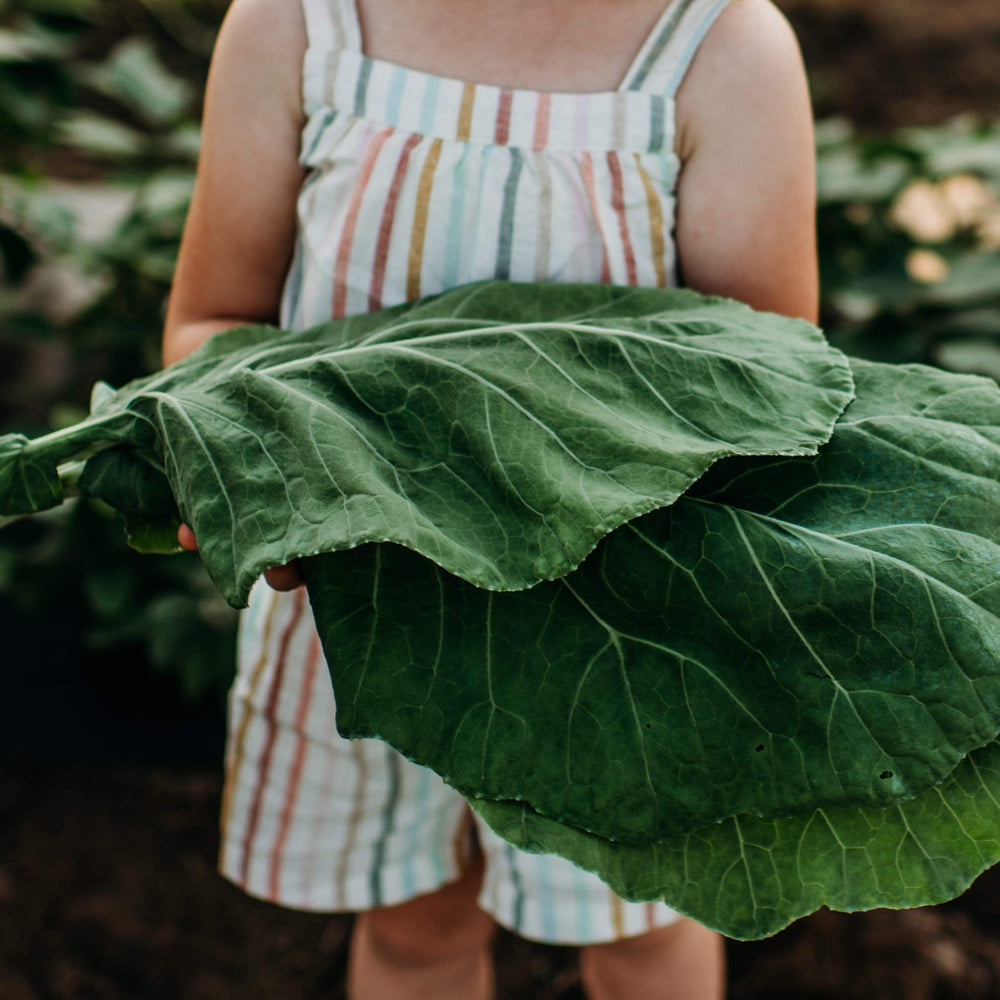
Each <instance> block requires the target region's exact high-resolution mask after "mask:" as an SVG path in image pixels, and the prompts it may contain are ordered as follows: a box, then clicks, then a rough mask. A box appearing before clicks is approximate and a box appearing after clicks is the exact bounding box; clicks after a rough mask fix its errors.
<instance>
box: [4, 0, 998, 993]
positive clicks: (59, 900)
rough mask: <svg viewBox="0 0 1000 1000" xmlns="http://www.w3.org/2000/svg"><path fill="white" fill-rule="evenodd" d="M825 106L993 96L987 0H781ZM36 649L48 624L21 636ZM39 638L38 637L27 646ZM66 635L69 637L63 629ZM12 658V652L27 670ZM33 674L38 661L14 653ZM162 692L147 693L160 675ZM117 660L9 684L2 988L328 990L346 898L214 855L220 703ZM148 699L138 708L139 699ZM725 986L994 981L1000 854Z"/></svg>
mask: <svg viewBox="0 0 1000 1000" xmlns="http://www.w3.org/2000/svg"><path fill="white" fill-rule="evenodd" d="M779 6H782V7H783V9H785V10H786V12H787V13H788V14H789V16H790V17H791V19H792V20H793V22H794V24H795V26H796V28H797V29H798V31H799V33H800V37H801V39H802V43H803V49H804V51H805V53H806V58H807V61H808V62H809V64H810V66H811V68H812V71H813V89H814V96H815V100H816V106H817V111H818V113H819V114H820V115H822V116H828V115H831V114H843V115H845V116H846V117H848V118H849V119H851V120H852V121H854V122H855V123H856V124H857V125H858V126H859V127H861V128H863V129H864V130H866V131H880V130H886V129H891V128H894V127H897V126H901V125H908V124H930V123H934V122H940V121H942V120H944V119H945V118H948V117H950V116H953V115H955V114H959V113H963V112H968V111H973V112H975V113H978V114H979V115H982V116H989V117H991V118H995V117H996V116H997V114H998V113H1000V7H998V3H997V0H867V2H863V0H779ZM12 628H13V626H12V624H11V623H10V622H7V623H6V624H5V625H4V629H3V631H4V634H5V648H6V650H7V652H8V655H10V656H12V657H13V658H14V659H15V660H17V661H18V662H19V663H27V664H29V665H30V664H31V663H32V662H36V663H37V662H38V655H37V651H38V643H39V641H40V640H44V641H45V642H46V643H48V644H50V645H51V644H53V643H55V645H56V646H58V637H57V636H56V635H55V634H51V633H46V634H42V635H40V634H38V633H35V634H32V633H31V632H30V631H25V632H24V633H23V635H22V647H21V650H20V652H18V651H17V648H16V646H12V645H11V639H10V636H11V629H12ZM32 653H34V654H35V655H32ZM56 653H58V654H60V655H62V657H63V659H64V660H65V659H67V658H69V659H70V660H72V658H73V657H74V655H75V653H74V648H73V645H72V643H71V642H70V643H68V644H67V645H66V646H65V648H61V649H58V650H56V651H55V653H54V654H53V657H52V658H51V659H50V660H49V661H47V663H48V664H55V663H56V662H58V661H59V655H55V654H56ZM19 672H20V671H19ZM24 674H25V675H26V676H27V675H28V674H30V666H29V667H28V668H27V669H26V670H25V671H24ZM151 687H152V688H154V689H155V694H154V696H153V697H150V688H151ZM167 687H168V685H166V682H165V681H164V680H163V679H162V678H153V679H150V678H149V676H147V674H146V673H141V672H140V673H137V672H136V671H134V670H131V669H130V665H129V664H127V663H124V664H117V665H109V664H102V665H100V666H98V665H96V664H94V663H93V662H86V663H83V664H82V665H81V663H80V662H79V661H78V660H74V661H73V662H69V663H68V665H67V666H66V670H65V672H64V674H63V675H61V679H60V675H59V674H58V671H57V669H56V667H54V666H52V667H51V670H50V668H49V667H48V666H47V668H46V676H44V677H40V678H34V679H32V680H31V681H30V683H29V682H26V684H25V687H24V689H23V690H20V691H15V692H13V694H12V693H11V691H10V690H9V689H8V691H7V694H8V697H9V698H10V700H8V702H7V704H6V706H0V749H3V750H4V751H5V752H4V753H3V755H2V757H0V998H2V1000H159V998H163V1000H167V998H169V1000H236V998H240V1000H292V998H296V1000H312V998H316V1000H319V998H320V997H322V998H324V1000H337V998H341V997H343V996H344V992H343V973H344V966H345V958H346V951H345V948H346V942H347V940H348V936H349V933H350V923H351V922H350V918H349V917H327V916H322V915H315V914H304V913H296V912H292V911H288V910H283V909H280V908H278V907H276V906H272V905H270V904H267V903H263V902H259V901H256V900H251V899H248V898H247V897H245V896H244V895H243V894H242V893H240V892H239V891H237V890H236V889H234V888H233V887H231V886H230V885H228V884H227V883H226V882H224V881H223V880H222V879H221V878H219V877H218V876H217V875H216V874H215V870H214V861H215V854H216V849H217V831H216V823H217V814H218V809H219V799H220V792H221V778H220V773H219V772H220V768H219V765H218V760H219V757H220V755H221V724H220V721H219V713H218V711H217V710H212V709H210V710H206V709H205V708H204V706H202V707H201V708H199V709H192V708H190V707H184V706H183V703H182V702H181V701H180V700H179V699H172V698H171V696H170V694H169V691H168V690H167ZM151 704H154V705H155V706H156V711H155V713H153V714H150V712H151V710H150V705H151ZM496 951H497V962H498V978H499V1000H515V998H516V1000H529V998H532V1000H556V998H566V1000H569V998H581V997H582V995H583V994H582V992H581V989H580V984H579V977H578V973H577V968H576V964H575V959H574V957H573V952H572V951H571V950H568V949H560V948H548V947H543V946H540V945H533V944H528V943H526V942H523V941H520V940H518V939H516V938H514V937H513V936H510V935H507V934H501V935H500V937H499V939H498V942H497V948H496ZM728 958H729V976H730V989H729V996H730V998H732V1000H765V998H767V1000H854V998H857V1000H862V998H864V1000H867V998H871V997H880V998H887V1000H1000V870H994V871H992V872H988V873H986V874H985V875H983V876H982V877H981V878H980V879H979V881H978V882H977V883H976V884H975V885H974V886H973V888H972V889H970V890H969V892H967V893H966V894H965V895H964V896H963V897H961V898H960V899H958V900H956V901H954V902H953V903H949V904H945V905H942V906H940V907H934V908H923V909H918V910H910V911H901V912H894V911H887V910H879V911H872V912H870V913H865V914H853V915H845V914H834V913H828V912H821V913H818V914H816V915H814V916H812V917H809V918H806V919H804V920H801V921H799V922H797V923H796V924H794V925H793V926H792V927H790V928H789V929H788V930H786V931H783V932H782V933H780V934H778V935H776V936H775V937H773V938H771V939H769V940H766V941H762V942H753V943H745V944H738V943H732V944H731V945H730V947H729V954H728Z"/></svg>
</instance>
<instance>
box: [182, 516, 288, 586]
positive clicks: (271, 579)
mask: <svg viewBox="0 0 1000 1000" xmlns="http://www.w3.org/2000/svg"><path fill="white" fill-rule="evenodd" d="M177 541H178V542H179V543H180V546H181V548H182V549H187V550H188V552H197V551H198V540H197V539H196V538H195V537H194V532H193V531H192V530H191V529H190V528H189V527H188V526H187V525H186V524H182V525H181V526H180V527H179V528H178V529H177ZM264 579H265V580H267V582H268V584H269V585H270V586H271V587H273V588H274V589H275V590H295V588H296V587H301V586H302V584H303V582H304V581H303V579H302V573H301V571H300V570H299V561H298V559H293V560H292V561H291V562H290V563H285V564H284V565H283V566H274V567H272V568H271V569H266V570H264Z"/></svg>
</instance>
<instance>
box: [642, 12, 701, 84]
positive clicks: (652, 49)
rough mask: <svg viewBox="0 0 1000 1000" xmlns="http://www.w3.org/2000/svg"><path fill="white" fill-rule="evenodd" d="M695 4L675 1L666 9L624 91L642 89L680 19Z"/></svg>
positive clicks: (664, 50)
mask: <svg viewBox="0 0 1000 1000" xmlns="http://www.w3.org/2000/svg"><path fill="white" fill-rule="evenodd" d="M695 2H696V0H677V3H676V6H675V7H674V9H673V10H670V8H668V9H667V12H665V16H664V17H663V18H662V19H661V22H660V24H659V25H657V28H656V29H654V33H655V34H654V37H653V41H652V44H651V45H650V46H649V47H648V48H647V51H646V55H645V57H644V58H643V60H642V64H641V65H640V66H639V67H638V69H636V70H635V72H634V73H631V74H630V75H629V78H628V81H627V83H626V86H625V89H627V90H640V89H641V88H642V85H643V84H644V83H645V82H646V78H647V77H648V76H649V74H650V72H651V71H652V70H653V67H654V66H656V64H657V63H658V62H659V61H660V59H661V58H662V56H663V55H664V53H665V52H666V50H667V46H668V45H669V44H670V39H671V38H672V37H673V34H674V32H675V31H676V30H677V25H678V24H679V23H680V20H681V18H682V17H684V15H685V14H686V13H687V12H688V9H689V8H690V7H691V6H692V4H694V3H695Z"/></svg>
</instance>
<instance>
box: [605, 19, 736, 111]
mask: <svg viewBox="0 0 1000 1000" xmlns="http://www.w3.org/2000/svg"><path fill="white" fill-rule="evenodd" d="M729 3H730V0H671V2H670V3H669V4H668V5H667V8H666V10H664V12H663V14H662V15H661V16H660V20H659V21H658V22H657V24H656V27H654V28H653V30H652V32H650V34H649V37H648V38H647V39H646V42H645V44H644V45H643V47H642V48H641V49H640V50H639V54H638V55H637V56H636V57H635V61H634V62H633V63H632V65H631V67H630V68H629V71H628V73H627V74H626V75H625V82H624V83H623V84H622V88H621V89H622V90H644V91H648V92H652V93H656V94H661V95H663V96H664V97H673V96H674V95H675V94H676V93H677V90H678V88H679V87H680V85H681V81H682V80H683V79H684V74H685V73H687V71H688V67H690V65H691V62H692V60H693V59H694V57H695V53H696V52H697V51H698V46H699V45H700V44H701V42H702V39H703V38H704V37H705V35H706V34H708V29H709V28H711V27H712V25H713V24H714V23H715V19H716V18H717V17H718V16H719V15H720V14H721V13H722V12H723V11H724V10H725V9H726V7H728V6H729Z"/></svg>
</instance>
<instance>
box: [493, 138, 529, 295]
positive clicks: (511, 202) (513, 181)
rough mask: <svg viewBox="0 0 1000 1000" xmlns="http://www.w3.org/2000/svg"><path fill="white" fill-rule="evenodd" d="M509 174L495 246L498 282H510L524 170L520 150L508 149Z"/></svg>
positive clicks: (504, 190) (522, 156)
mask: <svg viewBox="0 0 1000 1000" xmlns="http://www.w3.org/2000/svg"><path fill="white" fill-rule="evenodd" d="M510 158H511V159H510V172H509V173H508V174H507V181H506V183H505V184H504V188H503V208H502V209H501V212H500V241H499V244H498V245H497V264H496V271H495V274H496V277H497V278H498V279H499V280H500V281H509V280H510V259H511V252H512V250H513V245H514V212H515V210H516V208H517V182H518V180H520V177H521V170H522V169H523V168H524V154H523V153H522V152H521V150H520V149H516V148H514V147H511V148H510Z"/></svg>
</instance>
